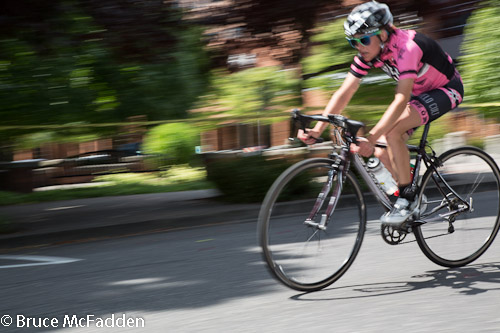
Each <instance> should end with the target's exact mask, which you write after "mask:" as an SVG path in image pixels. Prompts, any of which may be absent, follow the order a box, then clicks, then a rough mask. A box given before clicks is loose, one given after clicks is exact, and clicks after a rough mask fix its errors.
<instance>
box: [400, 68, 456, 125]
mask: <svg viewBox="0 0 500 333" xmlns="http://www.w3.org/2000/svg"><path fill="white" fill-rule="evenodd" d="M463 96H464V85H463V82H462V78H461V77H460V74H459V73H458V71H455V75H454V76H453V78H452V79H451V80H450V82H448V84H446V85H445V86H443V87H441V88H437V89H434V90H430V91H426V92H424V93H422V94H420V95H418V96H412V98H411V99H410V102H409V104H410V105H411V106H413V107H414V108H415V109H416V110H417V111H418V113H419V114H420V118H421V119H422V123H421V125H425V124H427V123H428V122H430V121H433V120H436V119H437V118H439V117H441V116H442V115H443V114H445V113H446V112H448V111H450V110H453V109H454V108H456V107H457V106H458V105H459V104H460V103H462V100H463ZM410 131H411V130H410ZM410 131H409V132H410ZM411 132H413V131H411ZM409 134H410V133H409Z"/></svg>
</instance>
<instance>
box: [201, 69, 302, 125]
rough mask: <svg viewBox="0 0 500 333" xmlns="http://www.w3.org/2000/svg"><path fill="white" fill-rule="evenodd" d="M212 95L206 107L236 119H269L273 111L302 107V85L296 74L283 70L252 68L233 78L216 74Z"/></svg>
mask: <svg viewBox="0 0 500 333" xmlns="http://www.w3.org/2000/svg"><path fill="white" fill-rule="evenodd" d="M212 76H213V82H212V89H213V90H212V91H211V94H209V95H207V96H205V98H204V99H203V105H204V106H207V105H208V106H216V107H217V108H218V109H219V110H226V111H225V112H226V113H227V114H230V115H234V116H252V115H256V113H257V112H264V113H262V116H266V115H268V114H269V113H270V112H272V111H273V110H276V109H277V110H282V109H287V108H289V107H292V106H297V105H300V98H301V97H300V81H299V79H298V78H297V77H296V76H295V75H294V72H293V71H287V70H280V68H279V67H257V68H250V69H246V70H243V71H240V72H236V73H233V74H229V73H228V72H227V71H223V70H215V71H214V72H213V75H212Z"/></svg>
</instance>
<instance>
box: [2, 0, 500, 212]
mask: <svg viewBox="0 0 500 333" xmlns="http://www.w3.org/2000/svg"><path fill="white" fill-rule="evenodd" d="M361 2H363V1H355V0H309V1H302V0H176V1H174V0H172V1H170V0H165V1H159V0H144V1H138V0H123V1H116V0H53V1H42V2H41V1H36V0H15V1H14V0H4V1H2V4H1V5H0V35H1V37H0V100H1V103H0V119H1V120H0V204H3V205H8V204H13V203H21V202H34V201H43V200H54V199H69V198H79V197H92V196H102V195H108V194H113V195H116V194H135V193H149V192H164V191H178V190H186V189H205V188H217V189H219V190H221V192H222V193H223V194H225V195H226V197H228V198H231V200H233V201H259V200H261V198H262V195H263V193H265V190H267V188H268V187H269V182H271V181H272V180H274V178H275V177H276V175H277V174H279V172H280V171H281V170H282V169H284V168H285V167H286V166H287V165H288V164H290V163H291V162H293V161H294V160H296V159H297V158H303V157H304V156H311V155H321V154H326V153H325V151H326V150H322V149H321V147H318V148H317V149H314V148H310V149H308V148H305V147H303V148H300V147H298V148H297V149H299V151H298V153H297V152H294V153H293V155H290V154H287V153H285V151H286V150H287V149H288V148H290V145H289V142H288V136H289V122H288V115H289V111H290V110H291V109H292V108H295V107H298V108H301V109H303V110H304V111H305V112H310V113H315V112H316V113H319V112H321V111H322V109H323V107H324V106H325V105H326V103H327V101H328V99H329V97H330V96H331V94H332V93H333V92H334V91H335V89H336V88H337V87H338V86H339V85H340V84H341V82H342V80H343V78H344V77H345V74H346V72H347V70H348V66H349V64H350V62H351V61H352V58H353V56H354V50H353V49H352V48H351V47H350V46H349V44H348V43H347V42H346V40H345V36H344V33H343V28H342V24H343V21H344V19H345V16H346V15H347V13H349V12H350V10H351V9H352V8H353V7H354V6H355V5H357V4H359V3H361ZM385 2H386V3H387V4H388V5H389V6H390V8H391V10H392V12H393V14H394V16H395V24H396V25H397V26H398V27H402V28H411V29H417V30H419V31H421V32H423V33H425V34H428V35H430V36H432V37H433V38H435V39H437V40H438V41H439V43H440V44H441V45H442V46H443V48H444V49H445V50H446V51H447V52H448V53H449V54H450V55H451V56H452V57H453V59H454V60H455V61H456V62H457V63H458V67H459V70H460V72H461V73H462V76H463V78H464V83H465V89H466V93H465V100H464V103H463V106H461V107H460V108H459V109H458V110H456V111H453V112H450V113H449V114H447V115H446V116H445V117H443V118H444V119H443V120H440V121H437V122H436V124H435V125H434V124H433V126H432V128H431V137H430V140H431V141H432V142H433V143H434V144H435V149H436V150H439V149H445V147H446V146H447V145H450V144H457V142H458V143H463V144H472V145H476V146H479V147H482V148H485V149H487V150H488V151H500V143H499V140H500V139H499V135H500V125H498V118H499V115H500V88H499V86H498V84H497V82H498V81H499V79H500V72H499V71H498V70H497V67H498V64H497V61H500V56H499V51H500V47H499V44H498V40H499V38H496V37H500V30H499V29H498V26H499V25H500V7H499V6H498V3H497V2H496V1H495V0H491V1H479V0H418V1H417V0H410V1H408V0H406V1H398V0H386V1H385ZM364 81H365V82H364V84H363V85H362V87H361V89H360V90H359V91H358V93H357V94H356V95H355V96H354V98H353V101H352V103H351V104H350V106H349V107H348V108H347V109H346V111H345V112H346V114H347V115H348V116H350V117H352V118H354V119H357V120H361V121H364V122H365V123H366V124H367V125H368V126H372V125H374V123H375V121H376V120H377V119H378V118H379V117H380V115H381V114H382V113H383V112H384V110H385V108H384V106H386V105H387V104H388V103H389V102H390V101H391V98H392V96H393V91H394V87H395V83H394V82H393V81H392V80H391V79H389V78H387V77H386V76H385V74H383V73H382V72H381V71H376V70H374V71H372V73H370V75H369V76H368V77H367V78H366V79H365V80H364ZM326 132H327V131H326ZM326 132H325V135H326V137H327V136H328V133H326ZM417 133H419V132H417ZM457 133H458V134H457ZM450 134H451V135H450ZM415 137H416V138H417V139H418V137H419V134H417V135H416V136H415ZM414 140H416V139H414ZM255 177H258V178H259V179H261V178H266V177H268V178H269V180H267V179H264V180H262V182H259V184H255V183H256V182H255V179H256V178H255ZM228 179H231V180H232V181H230V182H228ZM75 184H79V185H78V186H75ZM82 184H83V185H84V186H82ZM48 190H51V191H48Z"/></svg>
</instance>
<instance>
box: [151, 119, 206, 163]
mask: <svg viewBox="0 0 500 333" xmlns="http://www.w3.org/2000/svg"><path fill="white" fill-rule="evenodd" d="M198 143H199V133H198V130H197V129H196V128H195V127H193V126H190V125H189V124H186V123H172V124H163V125H159V126H156V127H154V128H153V129H152V130H150V131H149V132H148V134H147V135H146V137H145V139H144V144H143V150H144V152H145V154H148V155H153V156H155V158H154V161H155V163H156V166H159V167H161V166H168V165H174V164H185V163H189V162H190V161H191V160H192V158H193V156H194V153H195V146H196V145H198Z"/></svg>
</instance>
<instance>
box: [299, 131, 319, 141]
mask: <svg viewBox="0 0 500 333" xmlns="http://www.w3.org/2000/svg"><path fill="white" fill-rule="evenodd" d="M320 135H321V133H319V132H318V131H315V130H313V129H306V131H305V132H304V131H303V130H301V129H299V132H298V133H297V138H299V139H300V140H301V141H302V142H304V143H305V144H307V145H312V144H314V143H316V139H317V138H319V137H320Z"/></svg>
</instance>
